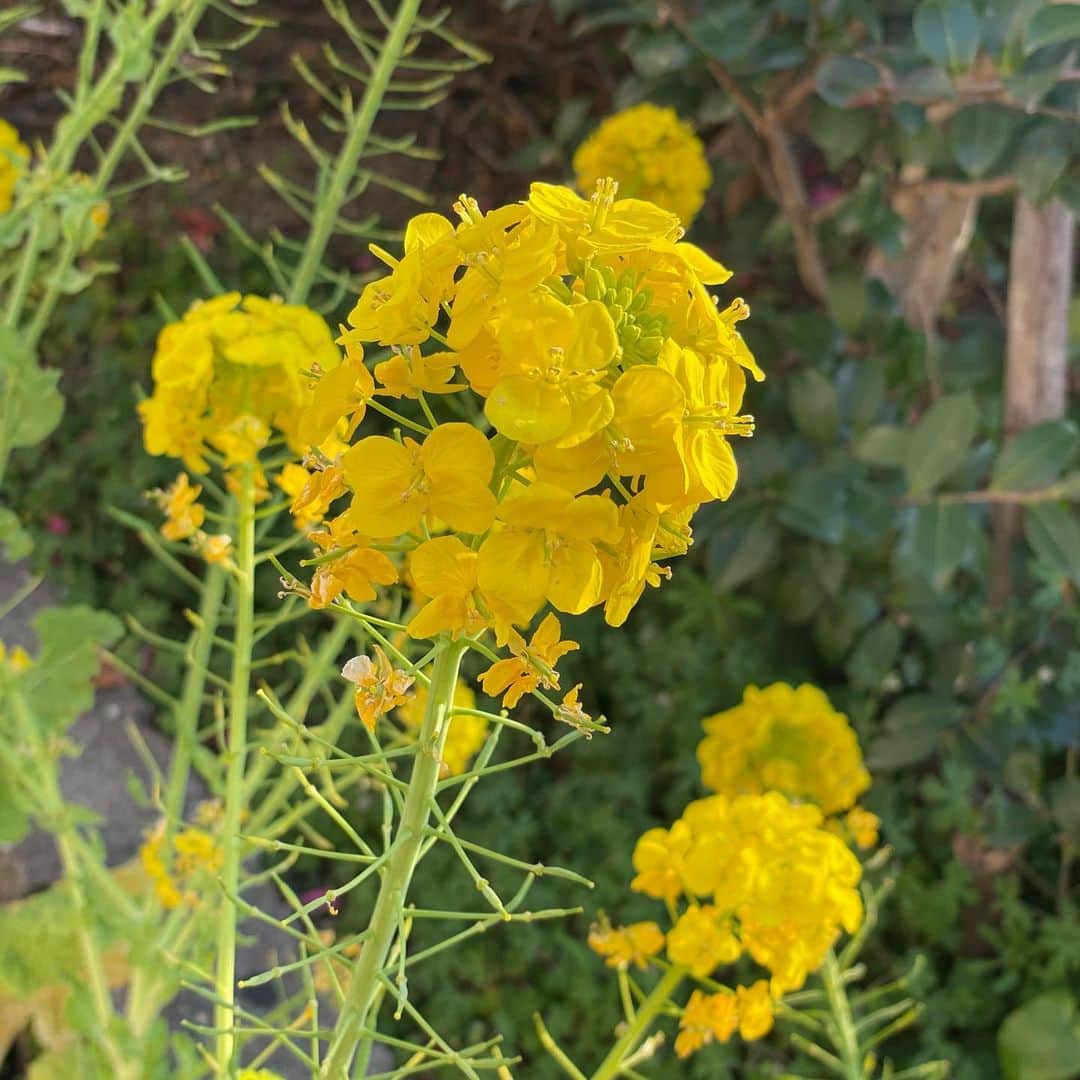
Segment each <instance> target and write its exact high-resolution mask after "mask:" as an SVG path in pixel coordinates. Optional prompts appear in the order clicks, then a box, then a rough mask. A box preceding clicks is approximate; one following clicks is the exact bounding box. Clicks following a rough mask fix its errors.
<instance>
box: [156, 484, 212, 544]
mask: <svg viewBox="0 0 1080 1080" xmlns="http://www.w3.org/2000/svg"><path fill="white" fill-rule="evenodd" d="M201 494H202V488H201V487H198V486H195V485H192V483H191V481H190V480H188V475H187V473H183V472H182V473H179V474H177V477H176V479H175V480H174V481H173V482H172V484H171V485H170V487H168V488H167V489H166V490H165V491H160V490H155V491H153V492H151V495H153V497H154V498H155V500H156V501H157V504H158V505H159V506H160V507H161V509H162V510H164V511H165V523H164V524H163V525H162V526H161V535H162V536H164V537H165V539H166V540H186V539H187V538H188V537H189V536H191V535H192V534H193V533H194V532H195V531H196V530H197V529H198V528H199V527H200V526H201V525H202V523H203V522H204V521H205V520H206V509H205V508H204V507H203V506H202V505H200V503H199V496H200V495H201Z"/></svg>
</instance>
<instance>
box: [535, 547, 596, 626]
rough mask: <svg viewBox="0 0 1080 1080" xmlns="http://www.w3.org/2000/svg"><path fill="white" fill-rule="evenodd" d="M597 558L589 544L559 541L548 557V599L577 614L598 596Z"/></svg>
mask: <svg viewBox="0 0 1080 1080" xmlns="http://www.w3.org/2000/svg"><path fill="white" fill-rule="evenodd" d="M602 580H603V579H602V574H601V571H600V560H599V559H598V558H597V556H596V549H595V548H594V547H593V546H592V544H589V543H586V542H585V541H583V540H571V541H568V542H564V543H561V544H559V546H558V547H557V548H556V549H555V552H554V554H553V555H552V557H551V576H550V580H549V582H548V587H547V598H548V599H549V600H550V601H551V603H552V604H553V605H554V606H555V607H556V608H557V609H558V610H559V611H565V612H568V613H569V614H571V615H580V614H581V613H582V612H583V611H587V610H588V609H589V608H591V607H592V606H593V604H595V603H597V601H598V600H599V599H600V586H601V583H602Z"/></svg>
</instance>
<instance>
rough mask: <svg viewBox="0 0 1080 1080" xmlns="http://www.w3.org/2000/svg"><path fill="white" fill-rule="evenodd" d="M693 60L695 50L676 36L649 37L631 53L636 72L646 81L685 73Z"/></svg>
mask: <svg viewBox="0 0 1080 1080" xmlns="http://www.w3.org/2000/svg"><path fill="white" fill-rule="evenodd" d="M693 58H694V52H693V49H691V48H690V46H689V45H687V43H686V42H685V41H683V39H682V38H680V37H678V36H677V35H675V34H662V35H657V36H652V37H648V38H646V39H645V40H644V42H643V43H642V44H640V45H637V46H636V47H635V48H634V49H633V50H632V51H631V53H630V61H631V63H632V64H633V65H634V70H635V71H636V72H637V73H638V74H639V75H642V76H644V77H645V78H646V79H658V78H660V77H661V76H663V75H671V74H673V73H674V72H676V71H683V70H684V69H685V68H686V67H687V66H689V64H690V62H691V61H692V60H693Z"/></svg>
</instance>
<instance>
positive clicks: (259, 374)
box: [138, 292, 340, 473]
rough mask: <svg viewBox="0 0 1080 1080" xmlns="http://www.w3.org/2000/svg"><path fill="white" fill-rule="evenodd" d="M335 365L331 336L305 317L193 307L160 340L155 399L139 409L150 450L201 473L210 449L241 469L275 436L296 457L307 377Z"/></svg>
mask: <svg viewBox="0 0 1080 1080" xmlns="http://www.w3.org/2000/svg"><path fill="white" fill-rule="evenodd" d="M339 361H340V356H339V353H338V350H337V348H336V346H335V345H334V341H333V338H332V337H331V336H330V329H329V327H327V325H326V323H325V321H324V320H323V319H322V317H321V316H320V315H317V314H316V313H315V312H314V311H311V310H310V309H308V308H305V307H301V306H299V305H296V304H283V303H280V302H278V301H274V300H266V299H263V298H262V297H258V296H245V297H243V298H241V296H240V294H239V293H235V292H233V293H226V294H224V295H222V296H218V297H215V298H214V299H212V300H206V301H198V302H196V303H195V304H192V306H191V307H190V308H189V309H188V310H187V312H186V313H185V314H184V316H183V318H181V319H180V320H179V321H178V322H175V323H170V324H169V325H168V326H166V327H165V328H164V329H163V330H162V331H161V333H160V334H159V335H158V341H157V348H156V350H155V352H154V359H153V367H152V373H153V379H154V392H153V394H152V395H151V396H150V397H149V398H147V399H146V400H145V401H142V402H140V403H139V406H138V409H139V415H140V416H141V418H142V421H143V426H144V429H143V441H144V443H145V446H146V449H147V451H148V452H149V453H151V454H165V455H168V456H170V457H178V458H181V459H182V460H183V461H184V462H185V464H186V465H187V467H188V468H189V469H190V470H191V471H193V472H197V473H204V472H206V471H207V469H208V467H209V466H208V463H207V461H206V458H205V456H204V455H205V450H206V447H207V445H212V446H214V447H216V448H217V449H218V450H220V451H221V453H223V454H224V455H225V456H226V459H227V463H228V464H230V465H232V464H239V463H241V462H244V461H250V460H252V459H254V457H255V455H256V454H257V453H258V452H259V450H260V449H261V448H262V447H263V446H264V445H265V444H266V442H267V440H268V439H269V437H270V433H271V429H272V428H276V429H278V430H279V431H281V432H282V434H283V435H284V436H285V439H286V441H287V442H288V443H289V445H290V446H291V447H292V448H293V449H294V450H296V451H297V452H300V451H302V450H304V449H306V445H304V443H303V440H302V438H301V435H300V426H301V425H300V421H301V418H302V415H303V412H304V408H305V407H306V406H307V405H308V403H309V401H310V399H311V396H312V390H311V389H310V387H309V385H308V380H307V377H306V376H305V372H307V371H310V370H312V369H313V368H316V367H318V368H321V369H323V370H326V369H329V368H334V367H337V366H338V364H339ZM335 419H336V418H335Z"/></svg>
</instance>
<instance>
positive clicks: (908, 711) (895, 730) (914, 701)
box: [866, 694, 963, 770]
mask: <svg viewBox="0 0 1080 1080" xmlns="http://www.w3.org/2000/svg"><path fill="white" fill-rule="evenodd" d="M962 717H963V710H962V709H961V708H960V706H959V705H957V704H956V702H954V701H952V700H951V699H950V698H946V697H941V696H939V695H937V694H908V695H907V696H906V697H902V698H900V700H899V701H897V702H896V703H895V704H893V705H892V706H891V707H890V709H889V711H888V712H887V713H886V714H885V718H884V720H883V722H882V730H881V731H880V732H879V734H878V735H877V737H876V738H874V739H873V741H872V742H871V743H870V747H869V749H868V751H867V755H866V764H867V766H869V768H871V769H883V770H884V769H903V768H906V767H907V766H909V765H915V764H917V763H918V762H920V761H923V760H924V759H926V758H928V757H929V756H930V755H931V754H932V753H933V752H934V751H935V750H936V749H937V748H938V746H939V745H940V743H941V740H942V739H943V738H944V737H945V736H946V735H947V734H948V733H949V732H950V731H951V730H953V729H954V728H955V727H956V726H957V725H958V724H959V723H960V720H961V718H962Z"/></svg>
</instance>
